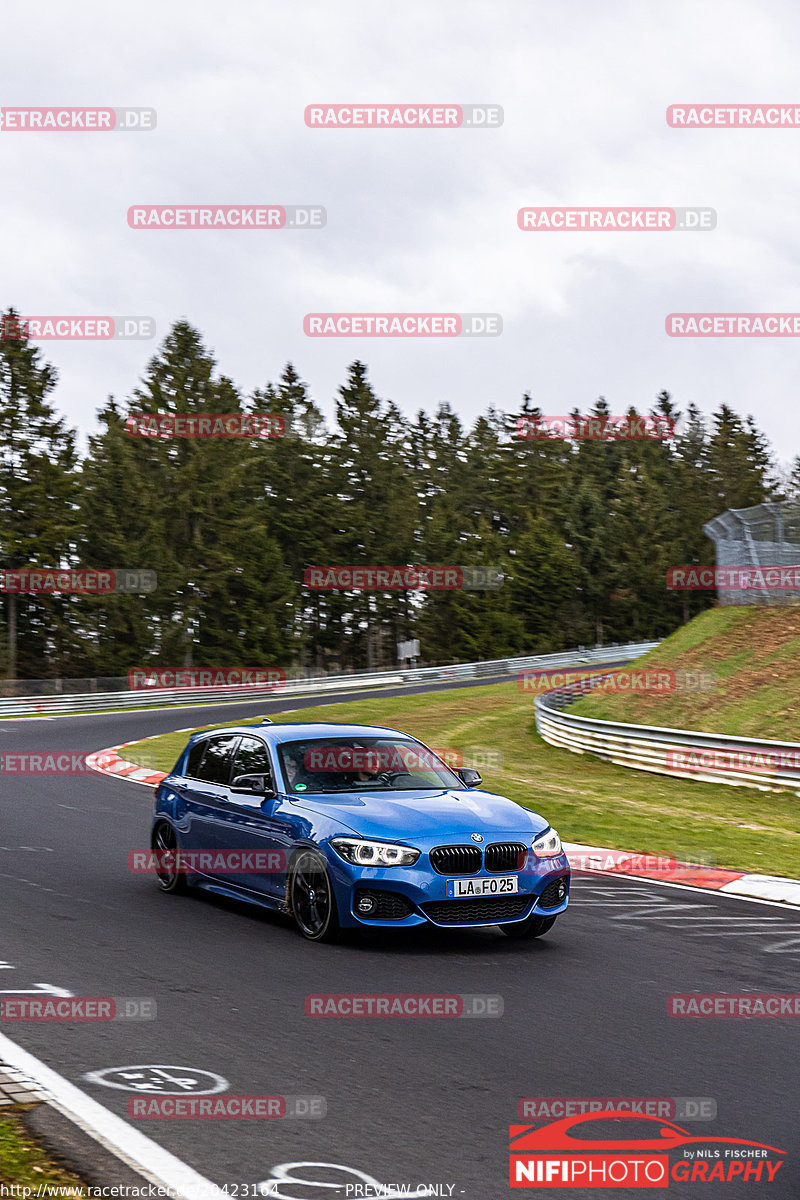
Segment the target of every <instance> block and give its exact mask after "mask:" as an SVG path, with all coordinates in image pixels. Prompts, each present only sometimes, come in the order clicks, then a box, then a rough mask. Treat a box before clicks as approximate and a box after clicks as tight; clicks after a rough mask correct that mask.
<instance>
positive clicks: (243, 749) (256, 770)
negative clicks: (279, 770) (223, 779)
mask: <svg viewBox="0 0 800 1200" xmlns="http://www.w3.org/2000/svg"><path fill="white" fill-rule="evenodd" d="M237 775H269V777H270V779H271V778H272V766H271V764H270V761H269V752H268V750H267V747H266V746H265V745H264V743H263V742H262V741H261V739H260V738H254V737H243V738H242V740H241V742H240V743H239V749H238V750H237V751H236V758H235V759H234V760H233V772H232V774H231V779H235V778H236V777H237Z"/></svg>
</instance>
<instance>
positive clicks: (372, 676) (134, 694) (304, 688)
mask: <svg viewBox="0 0 800 1200" xmlns="http://www.w3.org/2000/svg"><path fill="white" fill-rule="evenodd" d="M657 645H658V642H634V643H629V644H627V645H624V646H602V647H597V648H596V649H591V650H586V649H578V650H564V651H562V652H561V653H557V654H542V655H533V656H530V657H527V658H507V659H492V660H489V661H487V662H477V663H456V664H454V665H453V666H446V667H422V668H419V669H412V670H403V671H368V672H364V673H362V674H359V675H323V676H318V677H316V678H311V679H287V680H286V682H285V683H284V684H281V686H280V687H276V686H275V685H272V686H259V685H250V684H235V685H228V686H225V687H194V688H148V689H146V690H142V691H123V692H86V693H83V694H79V695H74V694H64V693H62V694H61V695H52V696H6V697H0V718H3V717H19V716H32V715H36V714H39V713H41V714H53V715H63V714H68V713H82V712H113V711H119V710H129V709H130V710H136V709H144V708H155V707H161V706H164V705H181V704H202V703H207V704H219V703H224V702H226V701H236V700H238V701H241V700H262V699H275V698H276V697H281V698H282V697H284V696H286V697H292V698H294V697H295V696H316V695H319V694H324V693H325V692H331V691H339V692H341V691H351V690H352V691H358V690H361V689H364V688H375V687H378V688H380V687H392V686H394V687H402V686H405V685H408V684H417V683H436V682H439V681H441V682H448V681H451V680H460V679H476V678H480V677H482V676H490V675H513V674H516V673H517V672H519V671H524V670H528V669H531V668H537V667H541V668H542V669H545V668H547V667H552V666H573V665H575V664H578V663H590V664H592V663H607V662H617V661H628V660H630V659H631V658H636V657H638V656H639V655H640V654H645V653H646V652H647V651H648V650H652V649H653V648H654V647H655V646H657Z"/></svg>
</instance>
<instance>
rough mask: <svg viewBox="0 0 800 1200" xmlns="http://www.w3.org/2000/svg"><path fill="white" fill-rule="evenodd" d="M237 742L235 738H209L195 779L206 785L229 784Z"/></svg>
mask: <svg viewBox="0 0 800 1200" xmlns="http://www.w3.org/2000/svg"><path fill="white" fill-rule="evenodd" d="M236 740H237V739H236V738H235V737H215V738H209V739H208V741H207V742H206V743H205V746H206V752H205V754H204V755H203V761H202V762H201V763H200V766H199V768H198V771H197V774H196V776H195V778H196V779H202V780H204V781H205V782H206V783H227V782H228V773H229V770H230V765H231V754H232V753H233V747H234V746H235V745H236Z"/></svg>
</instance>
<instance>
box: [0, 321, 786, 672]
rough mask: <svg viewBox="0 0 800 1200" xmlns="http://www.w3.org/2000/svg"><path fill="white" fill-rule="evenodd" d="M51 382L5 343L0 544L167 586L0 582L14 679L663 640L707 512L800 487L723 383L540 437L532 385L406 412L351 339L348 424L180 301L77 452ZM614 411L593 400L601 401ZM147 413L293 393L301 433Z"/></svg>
mask: <svg viewBox="0 0 800 1200" xmlns="http://www.w3.org/2000/svg"><path fill="white" fill-rule="evenodd" d="M7 315H8V316H9V317H13V316H14V315H15V314H14V312H13V310H9V312H8V314H7ZM56 384H57V377H56V372H55V371H54V369H53V368H52V367H51V366H50V365H49V364H48V363H47V362H46V361H45V358H44V356H43V354H42V352H41V350H40V349H39V348H38V347H36V346H35V345H33V344H31V343H26V342H25V341H20V340H3V341H0V566H2V567H5V568H18V567H23V566H33V565H37V566H43V567H54V566H66V565H81V566H93V567H146V568H150V569H152V570H154V571H155V572H156V573H157V576H158V588H157V590H156V591H155V592H153V593H151V594H149V595H143V596H135V595H117V594H115V595H106V596H91V597H86V596H82V597H80V596H65V595H50V596H47V595H24V596H16V597H15V596H11V595H4V596H2V597H0V676H7V677H9V676H10V677H14V676H16V677H19V678H52V677H69V676H94V675H103V676H109V675H123V674H125V673H127V671H128V670H130V669H132V668H134V667H140V666H142V665H145V664H150V665H160V666H166V667H177V666H182V665H186V666H219V667H221V666H249V667H262V666H275V665H277V666H281V667H285V668H287V669H290V668H292V667H298V666H300V667H304V668H308V669H311V670H328V669H345V670H347V669H351V668H352V669H365V668H372V667H380V666H384V665H390V664H391V663H393V662H394V660H395V653H396V652H395V643H396V642H397V641H400V640H405V639H407V638H411V637H417V638H419V639H420V641H421V645H422V661H424V662H429V663H435V662H451V661H458V660H460V661H470V660H477V659H485V658H497V657H503V656H506V655H512V654H524V653H535V652H546V651H551V650H558V649H560V648H562V647H564V646H571V645H578V644H594V643H595V642H598V641H602V642H605V643H610V642H617V641H626V640H631V639H640V638H655V637H660V636H662V635H665V634H667V633H669V632H670V631H671V630H672V629H674V628H675V627H676V626H677V625H679V624H680V623H681V622H683V621H685V620H687V619H688V618H689V617H691V616H692V615H694V614H695V613H697V612H698V611H700V610H701V609H702V608H704V607H706V606H707V605H708V604H709V603H712V602H713V596H710V595H709V594H704V593H693V594H688V593H682V594H676V593H670V592H667V591H666V590H665V584H664V578H665V572H666V569H667V567H668V566H670V565H673V564H680V563H687V562H709V561H713V557H712V555H713V550H712V547H711V545H710V543H708V541H707V539H706V538H705V536H704V535H703V532H702V526H703V523H704V522H705V521H707V520H708V519H709V518H710V517H712V516H715V515H716V514H718V513H720V512H722V511H723V510H724V509H726V508H740V507H745V506H747V505H751V504H757V503H759V502H760V501H762V500H764V499H770V498H780V497H782V496H784V495H787V494H797V493H798V491H799V490H800V487H799V486H798V485H800V468H798V467H797V466H796V467H795V471H794V474H793V476H792V477H790V478H789V479H788V480H784V481H783V483H781V481H780V480H779V479H778V476H777V474H776V472H775V469H774V466H773V461H772V456H771V451H770V448H769V446H768V444H767V441H766V439H765V438H764V436H763V435H762V434H761V433H760V432H759V430H758V429H757V427H756V425H755V423H754V422H753V420H752V418H750V417H748V418H746V419H743V418H741V417H740V416H738V415H737V414H736V413H735V412H734V411H733V409H732V408H730V407H729V406H728V405H726V404H723V405H721V406H720V408H719V410H718V411H717V412H716V413H715V414H714V415H713V417H712V418H711V420H710V422H708V423H706V422H705V421H704V419H703V417H702V416H701V414H700V412H699V411H698V410H697V409H696V408H694V407H692V406H690V407H689V409H688V411H687V412H686V413H685V414H683V415H682V414H681V413H679V412H678V410H677V409H676V407H675V405H674V404H673V401H672V399H671V397H670V396H669V394H668V393H667V392H661V393H660V394H659V395H658V396H657V397H656V400H655V402H654V405H653V406H651V407H650V408H648V409H647V410H645V411H646V412H647V413H648V414H649V415H657V416H660V417H665V418H669V419H673V420H678V421H679V425H678V432H677V434H676V437H675V438H674V439H673V440H669V441H665V442H655V441H651V442H645V441H618V442H611V443H600V442H589V441H586V442H578V443H576V442H565V441H563V440H559V439H556V438H550V439H546V440H536V441H524V440H521V439H520V438H519V437H518V436H517V434H516V429H517V419H518V417H520V416H524V417H531V416H534V415H535V414H536V413H537V412H539V411H540V410H539V409H537V407H536V406H535V405H534V402H533V400H532V398H531V397H530V396H528V395H525V396H523V398H522V400H521V402H520V403H519V404H518V405H517V406H516V407H515V408H513V410H511V411H509V412H502V411H499V410H497V409H493V408H490V409H489V410H488V411H487V412H486V413H485V415H483V416H481V417H479V418H478V419H477V420H476V421H475V422H474V424H472V426H471V427H466V426H465V425H464V423H463V422H462V420H461V418H460V417H459V415H458V413H457V412H456V411H455V410H454V407H453V406H452V404H450V403H448V402H442V403H441V404H440V405H439V407H438V408H437V410H436V411H435V412H434V413H432V414H430V413H425V412H422V411H420V412H419V413H418V414H417V415H416V417H415V418H414V419H408V418H406V417H405V416H404V415H403V414H402V413H401V412H400V411H399V409H398V408H397V407H396V406H395V405H394V404H393V403H391V402H390V401H386V400H383V399H381V398H380V397H379V396H378V395H377V393H376V392H375V390H374V389H373V386H372V384H371V382H370V380H369V378H368V375H367V368H366V366H365V365H364V364H363V363H361V362H354V363H352V364H351V366H350V367H349V369H348V373H347V379H346V381H345V383H344V384H343V385H342V386H341V388H340V389H339V393H338V397H337V401H336V415H335V422H334V424H333V427H332V428H330V427H329V426H328V425H327V424H326V421H325V420H324V418H323V416H322V413H321V412H320V410H319V409H318V407H317V405H316V404H315V402H314V400H313V399H312V397H311V396H310V395H309V392H308V388H307V386H306V384H305V383H303V381H302V380H301V378H300V377H299V375H298V374H297V372H296V371H295V369H294V367H293V366H292V365H291V364H289V365H287V366H286V367H285V368H284V371H283V373H282V375H281V376H280V379H279V380H278V381H277V383H266V384H265V385H264V387H263V388H259V389H257V390H256V391H255V392H254V393H253V395H251V396H247V397H246V396H243V395H242V393H241V391H240V390H239V389H238V388H237V386H236V384H235V383H234V381H233V380H231V379H230V378H228V377H227V376H225V375H223V374H221V373H220V372H219V371H218V369H217V365H216V363H215V361H214V359H213V357H212V356H211V354H210V353H209V352H208V350H207V349H206V347H205V346H204V344H203V341H202V339H201V336H200V334H199V333H198V331H197V330H195V329H194V328H193V327H192V326H191V325H189V324H188V323H186V322H183V321H180V322H177V323H176V324H175V325H174V326H173V328H172V330H171V331H170V333H169V335H168V336H167V337H166V338H165V340H164V342H163V345H162V346H161V348H160V349H159V351H158V353H157V354H156V355H155V357H153V358H152V360H151V361H150V362H149V364H148V365H147V368H146V370H145V373H144V377H143V379H142V381H141V382H140V384H139V386H138V387H136V388H135V389H134V390H133V391H132V393H131V395H130V398H129V399H127V400H125V401H123V402H119V401H117V400H116V399H114V398H113V397H112V398H109V399H108V401H107V403H106V404H105V406H104V407H103V408H102V409H101V410H100V413H99V422H100V427H101V428H100V431H99V432H98V433H96V434H95V435H94V436H93V437H92V438H91V439H90V443H89V450H88V453H87V455H86V456H85V457H84V458H83V459H82V460H81V458H80V456H79V454H78V452H77V450H76V435H75V432H74V431H73V430H71V429H69V428H68V427H67V425H66V423H65V421H64V419H63V418H62V417H60V416H59V415H58V414H57V412H56V409H55V407H54V404H53V399H52V397H53V392H54V390H55V387H56ZM553 407H554V405H553V404H552V403H549V404H548V406H547V409H548V410H550V411H551V410H552V408H553ZM609 411H610V409H609V407H608V405H607V404H606V402H605V400H603V399H602V398H601V399H600V400H598V401H597V403H596V404H595V405H594V406H593V407H592V408H591V409H590V410H589V413H588V414H584V415H592V416H597V417H602V416H603V414H605V413H608V412H609ZM133 412H147V413H171V414H217V413H225V414H228V413H279V414H281V415H282V416H283V417H284V419H285V422H286V436H285V437H282V438H275V439H270V440H252V439H241V440H238V439H192V440H167V439H151V438H135V437H132V436H130V434H129V433H128V432H127V431H126V417H127V416H128V414H129V413H133ZM629 414H630V415H632V416H637V415H644V412H642V413H641V414H640V413H637V411H636V410H634V409H630V410H629ZM318 564H321V565H328V564H363V565H389V566H395V565H406V564H436V565H439V564H444V565H449V564H456V565H468V566H469V565H474V566H478V565H486V566H492V567H500V568H502V570H503V572H504V576H505V582H504V584H503V586H502V587H501V588H500V589H498V590H487V591H474V592H466V591H460V590H459V591H448V592H427V593H424V594H422V593H407V592H391V593H388V592H387V593H369V592H349V593H341V592H316V591H312V590H310V589H309V588H308V587H306V586H304V583H303V575H304V571H305V568H306V567H308V566H311V565H318Z"/></svg>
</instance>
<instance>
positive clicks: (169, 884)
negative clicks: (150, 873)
mask: <svg viewBox="0 0 800 1200" xmlns="http://www.w3.org/2000/svg"><path fill="white" fill-rule="evenodd" d="M151 846H152V849H153V850H154V851H155V852H156V853H157V854H161V855H168V854H169V853H171V852H174V853H175V854H177V852H178V851H179V850H180V845H179V843H178V835H177V833H176V832H175V830H174V829H173V827H172V826H171V825H170V824H169V822H167V821H161V822H160V823H159V824H158V825H156V827H155V829H154V830H153V837H152V841H151ZM156 875H157V876H158V886H159V887H160V888H161V891H162V892H169V893H172V894H173V895H177V894H178V893H179V892H185V891H186V886H187V885H186V876H185V875H184V874H183V873H182V872H181V871H159V870H157V871H156Z"/></svg>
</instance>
